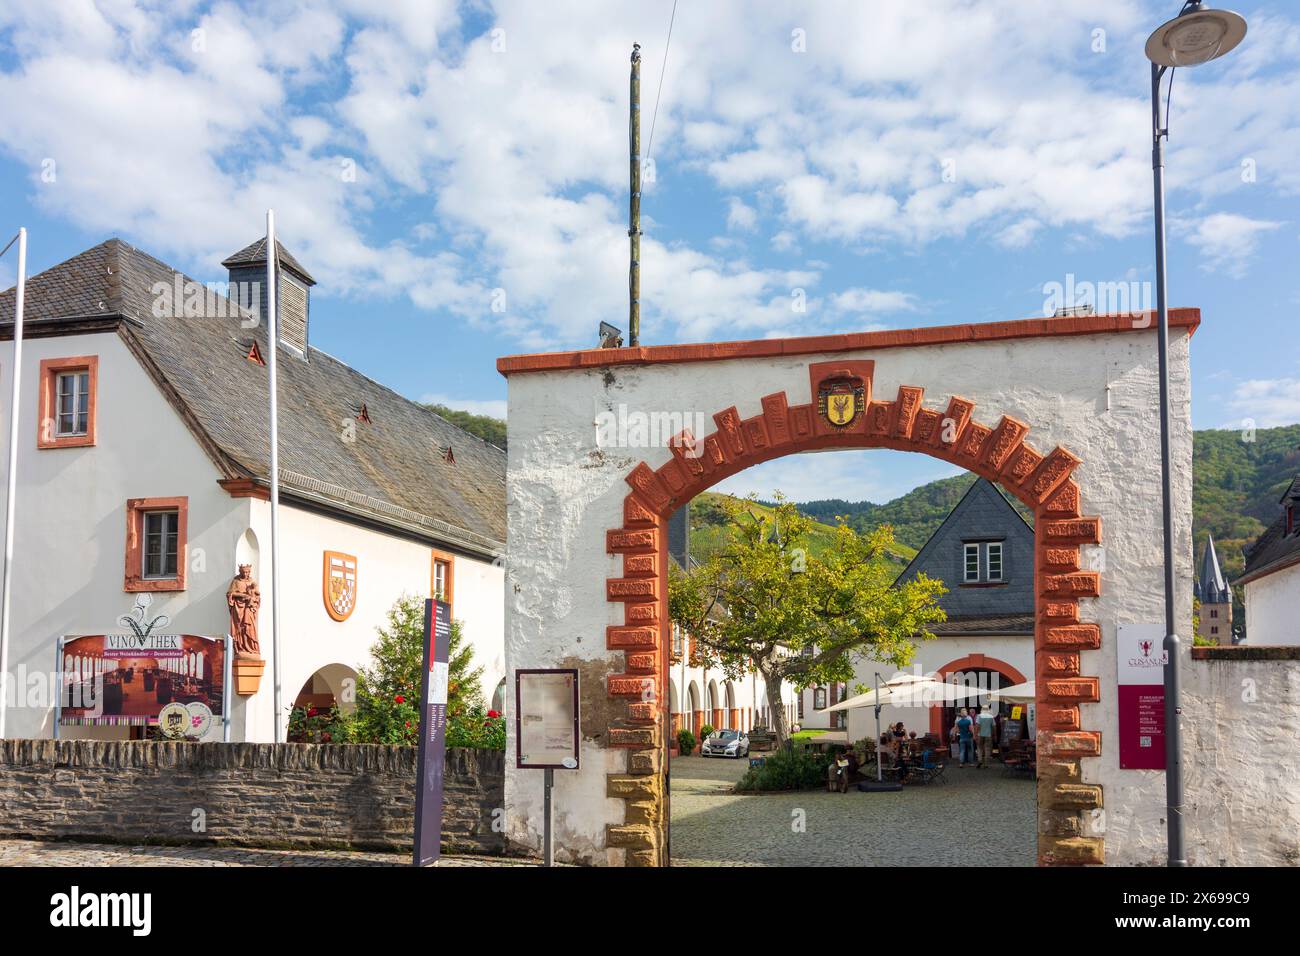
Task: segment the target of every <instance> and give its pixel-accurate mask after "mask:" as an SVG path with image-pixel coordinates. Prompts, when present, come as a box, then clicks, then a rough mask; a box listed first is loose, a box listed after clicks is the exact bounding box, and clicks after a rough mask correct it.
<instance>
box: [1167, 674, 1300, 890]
mask: <svg viewBox="0 0 1300 956" xmlns="http://www.w3.org/2000/svg"><path fill="white" fill-rule="evenodd" d="M1183 711H1184V714H1185V718H1184V723H1183V726H1184V728H1185V729H1184V734H1185V738H1184V739H1185V750H1184V753H1185V755H1186V756H1185V758H1184V760H1185V767H1186V771H1185V774H1184V791H1185V795H1184V803H1185V807H1186V809H1185V815H1184V819H1185V821H1186V823H1185V826H1186V841H1187V858H1188V862H1189V863H1190V864H1191V865H1192V866H1290V867H1294V866H1297V865H1300V783H1297V781H1300V741H1297V734H1298V733H1300V731H1298V730H1297V728H1300V660H1262V661H1251V660H1243V661H1192V662H1191V663H1190V664H1189V665H1188V667H1187V669H1186V670H1185V671H1184V676H1183Z"/></svg>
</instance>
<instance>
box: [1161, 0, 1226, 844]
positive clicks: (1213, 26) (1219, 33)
mask: <svg viewBox="0 0 1300 956" xmlns="http://www.w3.org/2000/svg"><path fill="white" fill-rule="evenodd" d="M1245 35H1246V21H1245V20H1244V19H1243V18H1242V17H1241V16H1239V15H1238V14H1236V13H1232V12H1231V11H1229V10H1213V9H1207V8H1206V7H1205V5H1204V4H1203V3H1201V2H1200V0H1188V2H1187V3H1184V4H1183V9H1182V10H1181V11H1179V14H1178V16H1176V17H1174V19H1172V20H1170V21H1169V22H1168V23H1166V24H1164V25H1163V26H1162V27H1160V28H1159V29H1158V30H1156V31H1155V33H1153V34H1151V37H1150V38H1149V39H1148V40H1147V46H1146V54H1147V59H1149V60H1150V61H1151V170H1152V174H1153V178H1154V180H1155V208H1156V313H1157V316H1158V322H1159V327H1158V335H1157V343H1158V344H1157V348H1158V350H1159V353H1160V479H1161V481H1160V486H1161V495H1162V498H1163V505H1164V515H1163V518H1164V539H1165V640H1164V650H1165V654H1166V655H1167V657H1166V661H1165V668H1164V678H1165V803H1166V816H1167V819H1168V833H1169V865H1170V866H1186V865H1187V858H1186V854H1185V853H1184V850H1183V767H1182V736H1181V733H1180V731H1179V727H1178V714H1179V711H1180V708H1179V690H1178V666H1179V662H1178V645H1179V641H1178V634H1177V629H1176V627H1175V623H1176V622H1175V620H1174V618H1175V616H1176V615H1175V607H1174V535H1173V512H1172V510H1171V501H1172V498H1173V484H1172V476H1171V474H1170V454H1169V308H1168V305H1167V302H1166V276H1165V140H1166V139H1168V138H1169V128H1168V122H1169V112H1168V107H1167V106H1166V108H1165V125H1164V126H1162V125H1161V123H1160V81H1161V80H1162V79H1163V78H1164V75H1165V73H1166V72H1168V73H1170V82H1171V84H1172V82H1173V79H1172V73H1173V70H1174V69H1175V68H1176V67H1180V66H1197V65H1199V64H1201V63H1208V62H1209V61H1210V60H1214V59H1217V58H1218V57H1221V56H1223V55H1224V54H1225V53H1227V52H1228V51H1229V50H1231V49H1233V48H1234V47H1235V46H1236V45H1237V44H1238V43H1240V42H1241V41H1242V38H1243V37H1245Z"/></svg>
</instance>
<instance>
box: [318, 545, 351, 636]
mask: <svg viewBox="0 0 1300 956" xmlns="http://www.w3.org/2000/svg"><path fill="white" fill-rule="evenodd" d="M324 591H325V611H326V613H328V614H329V616H330V617H332V618H333V619H334V620H336V621H346V620H347V619H348V618H349V617H351V616H352V611H353V609H354V608H355V607H356V606H357V559H356V557H355V556H354V555H351V554H344V553H343V552H342V551H326V552H325V581H324Z"/></svg>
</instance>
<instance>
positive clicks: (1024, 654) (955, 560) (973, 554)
mask: <svg viewBox="0 0 1300 956" xmlns="http://www.w3.org/2000/svg"><path fill="white" fill-rule="evenodd" d="M922 573H924V574H925V575H927V576H928V577H930V578H932V579H936V580H939V581H942V582H944V585H945V587H946V588H947V593H946V594H943V595H942V596H941V597H940V598H939V604H940V605H941V606H942V607H943V609H944V610H945V611H946V612H947V614H948V619H947V620H946V621H944V622H942V623H940V624H935V625H932V626H931V628H930V631H931V633H933V634H934V639H933V640H928V641H919V642H918V643H917V646H916V654H915V657H914V658H913V660H912V663H911V665H910V666H909V667H908V668H907V669H906V671H905V672H906V673H913V674H918V675H928V676H933V677H937V678H939V679H942V680H946V681H955V682H960V683H963V684H968V685H971V686H975V687H985V688H989V689H995V688H998V687H1010V686H1012V685H1014V684H1021V683H1024V682H1025V681H1030V680H1033V679H1034V531H1033V528H1031V527H1030V526H1029V524H1028V523H1027V522H1026V521H1025V519H1024V518H1023V517H1022V516H1021V515H1020V513H1019V512H1018V511H1017V510H1016V508H1015V507H1014V506H1013V505H1012V504H1011V502H1010V501H1009V500H1008V499H1007V497H1006V495H1004V494H1003V493H1002V492H1001V491H999V490H998V489H997V487H996V486H995V485H993V484H992V483H990V482H989V481H987V480H986V479H984V478H978V479H976V480H975V481H974V482H973V483H972V484H971V486H970V488H969V489H968V490H967V492H966V494H965V495H963V496H962V499H961V500H960V501H959V502H958V503H957V505H956V506H955V507H954V508H953V510H952V511H951V512H950V513H949V514H948V516H947V517H946V518H945V519H944V520H943V523H942V524H940V525H939V527H938V528H937V529H936V530H935V532H934V534H933V535H931V536H930V539H929V540H928V541H927V542H926V543H925V545H924V546H923V547H922V548H921V550H920V551H918V552H917V554H916V557H915V558H913V559H912V562H911V563H910V564H909V565H908V566H907V568H906V569H904V571H903V572H902V574H900V575H899V578H898V580H899V581H900V582H902V581H907V580H911V579H913V578H915V577H916V576H917V575H918V574H922ZM854 670H855V684H856V685H857V686H860V687H862V688H864V689H868V690H869V689H871V688H872V687H873V686H874V685H875V682H876V680H877V677H876V675H877V674H879V681H880V683H884V682H885V681H888V680H889V679H890V678H892V677H894V676H895V673H896V671H897V668H895V667H893V666H889V665H883V664H880V663H877V662H875V661H872V660H869V659H865V658H864V659H860V660H858V661H856V662H855V667H854ZM831 690H833V691H834V692H835V693H836V694H838V695H839V696H837V697H831V698H830V699H831V703H837V702H838V701H839V700H841V699H843V697H844V696H853V695H854V694H855V693H857V689H856V688H846V687H843V686H842V685H841V686H840V687H836V688H831ZM969 704H979V705H980V706H983V707H989V706H993V705H994V704H993V701H992V700H990V699H988V698H987V697H979V698H975V699H973V700H971V701H969ZM961 706H967V704H965V703H962V702H954V703H949V704H947V705H946V706H945V705H939V704H932V705H930V706H925V707H919V706H915V707H894V706H884V707H882V708H881V713H880V725H881V726H882V727H885V726H889V725H892V724H895V723H897V722H898V721H902V722H903V726H904V728H905V729H906V730H908V731H916V734H917V736H918V737H921V736H924V735H925V734H934V735H936V737H937V738H938V740H939V742H940V743H941V744H946V742H947V733H948V730H949V728H951V727H952V725H953V723H954V722H955V720H956V712H957V709H958V708H959V707H961ZM998 706H999V711H1000V715H1001V716H1002V717H1003V718H1004V720H1005V719H1008V718H1010V717H1011V715H1012V714H1013V712H1014V713H1018V714H1019V715H1020V720H1021V721H1023V722H1022V723H1021V726H1020V727H1019V730H1020V732H1021V734H1022V735H1024V736H1025V737H1026V738H1027V739H1032V738H1033V732H1034V730H1035V720H1034V716H1035V715H1034V707H1033V705H1032V704H1030V705H1026V706H1022V707H1020V708H1019V710H1015V711H1013V708H1015V707H1016V706H1017V705H1016V704H1013V703H1010V702H1006V701H1002V702H1000V703H999V705H998ZM806 710H807V707H805V711H806ZM843 713H846V714H847V730H848V737H849V740H851V741H857V740H862V739H864V738H874V737H875V736H876V733H877V731H876V715H875V710H874V708H871V707H867V708H858V709H854V710H850V711H847V712H843ZM818 716H820V717H821V718H822V719H823V720H824V719H825V718H826V717H827V716H829V717H836V716H840V714H830V715H825V714H822V715H818ZM804 726H805V727H810V726H813V725H812V724H810V723H809V722H808V721H807V720H805V721H804Z"/></svg>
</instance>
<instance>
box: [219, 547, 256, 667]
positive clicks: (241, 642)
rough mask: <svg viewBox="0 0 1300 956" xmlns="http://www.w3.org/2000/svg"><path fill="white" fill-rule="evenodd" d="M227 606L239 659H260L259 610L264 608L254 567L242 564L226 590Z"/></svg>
mask: <svg viewBox="0 0 1300 956" xmlns="http://www.w3.org/2000/svg"><path fill="white" fill-rule="evenodd" d="M226 605H227V606H228V607H229V608H230V636H231V638H232V639H233V640H234V643H235V654H236V655H237V656H239V657H251V658H260V657H261V656H262V649H261V647H260V646H259V645H258V643H257V609H258V608H260V607H261V606H262V592H261V591H259V590H258V588H257V582H256V581H254V580H253V566H252V565H251V564H241V565H240V566H239V573H238V574H237V575H235V577H234V579H233V580H232V581H231V582H230V587H229V588H227V589H226Z"/></svg>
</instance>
